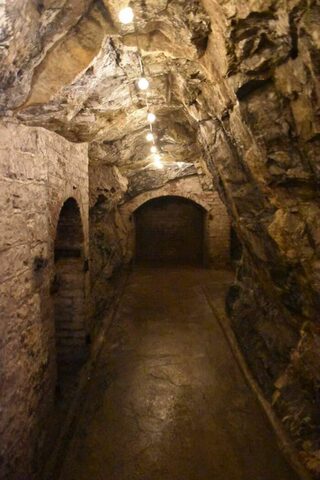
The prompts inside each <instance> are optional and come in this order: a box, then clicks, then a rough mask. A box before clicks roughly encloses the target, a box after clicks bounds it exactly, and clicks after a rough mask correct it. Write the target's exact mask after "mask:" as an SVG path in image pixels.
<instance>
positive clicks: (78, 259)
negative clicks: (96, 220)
mask: <svg viewBox="0 0 320 480" xmlns="http://www.w3.org/2000/svg"><path fill="white" fill-rule="evenodd" d="M54 264H55V281H54V292H53V293H54V321H55V343H56V363H57V388H58V390H60V388H61V386H62V384H63V383H64V381H65V380H66V378H67V377H68V376H69V375H70V374H74V373H75V372H76V370H77V369H78V367H79V366H80V365H81V364H82V363H83V361H84V359H85V358H86V355H87V346H86V321H85V320H86V319H85V312H86V309H85V272H84V235H83V228H82V221H81V214H80V209H79V206H78V204H77V202H76V200H75V199H74V198H69V199H68V200H66V202H65V203H64V204H63V207H62V209H61V211H60V215H59V221H58V225H57V232H56V238H55V245H54Z"/></svg>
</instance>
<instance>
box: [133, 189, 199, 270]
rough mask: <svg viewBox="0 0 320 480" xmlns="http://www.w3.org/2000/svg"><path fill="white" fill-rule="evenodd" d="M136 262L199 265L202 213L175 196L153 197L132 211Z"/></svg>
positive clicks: (192, 204)
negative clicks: (134, 228)
mask: <svg viewBox="0 0 320 480" xmlns="http://www.w3.org/2000/svg"><path fill="white" fill-rule="evenodd" d="M134 216H135V227H136V249H135V253H136V260H137V262H142V263H154V264H198V265H199V264H202V263H203V260H204V230H205V210H204V209H203V208H202V207H200V206H199V205H198V204H196V203H195V202H193V201H192V200H188V199H186V198H183V197H178V196H165V197H159V198H154V199H152V200H149V201H148V202H146V203H144V204H143V205H141V206H140V207H139V208H138V209H137V210H136V211H135V214H134Z"/></svg>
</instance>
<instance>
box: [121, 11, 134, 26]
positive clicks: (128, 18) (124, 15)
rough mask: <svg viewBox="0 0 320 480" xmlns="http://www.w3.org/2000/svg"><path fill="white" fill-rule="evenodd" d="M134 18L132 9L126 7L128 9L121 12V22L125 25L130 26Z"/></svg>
mask: <svg viewBox="0 0 320 480" xmlns="http://www.w3.org/2000/svg"><path fill="white" fill-rule="evenodd" d="M133 18H134V13H133V10H132V8H130V7H126V8H123V9H122V10H120V12H119V20H120V22H121V23H123V24H124V25H128V24H129V23H131V22H132V21H133Z"/></svg>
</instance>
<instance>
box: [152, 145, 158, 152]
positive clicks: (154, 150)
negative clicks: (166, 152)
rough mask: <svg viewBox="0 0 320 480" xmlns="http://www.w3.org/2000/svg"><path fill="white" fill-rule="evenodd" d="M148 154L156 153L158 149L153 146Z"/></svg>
mask: <svg viewBox="0 0 320 480" xmlns="http://www.w3.org/2000/svg"><path fill="white" fill-rule="evenodd" d="M150 152H151V153H157V152H158V149H157V147H156V146H155V145H152V147H151V148H150Z"/></svg>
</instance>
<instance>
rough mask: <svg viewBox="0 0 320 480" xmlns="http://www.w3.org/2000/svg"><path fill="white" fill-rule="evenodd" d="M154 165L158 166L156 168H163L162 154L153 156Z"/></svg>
mask: <svg viewBox="0 0 320 480" xmlns="http://www.w3.org/2000/svg"><path fill="white" fill-rule="evenodd" d="M153 165H154V166H155V167H156V168H159V169H162V168H163V163H162V161H161V157H160V155H155V156H154V157H153Z"/></svg>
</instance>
